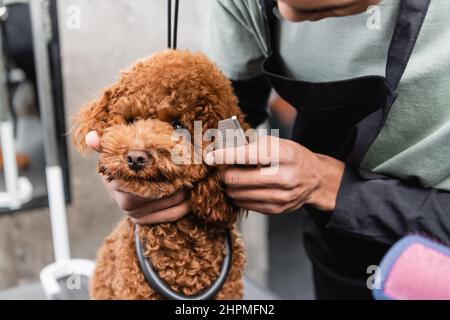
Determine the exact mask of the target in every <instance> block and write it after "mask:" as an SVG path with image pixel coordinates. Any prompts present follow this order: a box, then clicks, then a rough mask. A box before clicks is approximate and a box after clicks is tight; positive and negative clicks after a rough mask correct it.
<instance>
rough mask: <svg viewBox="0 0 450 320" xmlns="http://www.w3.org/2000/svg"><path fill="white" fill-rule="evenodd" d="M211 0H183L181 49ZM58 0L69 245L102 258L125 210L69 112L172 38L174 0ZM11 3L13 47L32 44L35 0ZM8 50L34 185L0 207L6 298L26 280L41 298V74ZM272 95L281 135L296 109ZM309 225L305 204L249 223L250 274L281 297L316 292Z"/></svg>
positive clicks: (59, 127) (55, 28)
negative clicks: (81, 150)
mask: <svg viewBox="0 0 450 320" xmlns="http://www.w3.org/2000/svg"><path fill="white" fill-rule="evenodd" d="M210 2H211V0H181V1H180V14H179V35H178V47H179V48H180V49H190V50H194V51H197V50H200V51H201V50H202V46H203V38H204V37H203V33H204V30H205V27H206V26H205V23H206V19H207V12H208V5H209V3H210ZM0 3H1V2H0ZM55 3H56V4H57V5H56V6H53V7H52V8H54V9H55V11H54V16H50V17H48V18H49V19H50V20H51V21H52V22H53V24H52V22H50V23H48V24H49V25H50V31H49V32H50V33H51V34H52V35H53V37H55V34H56V35H58V37H56V39H55V38H54V39H53V42H51V43H52V45H50V51H51V56H50V58H51V59H52V60H51V65H50V69H51V72H52V75H53V78H52V81H53V93H54V99H53V101H54V103H55V115H53V116H54V119H56V131H57V143H58V153H59V158H60V161H61V167H62V172H63V179H64V180H63V181H64V187H65V188H64V191H65V197H66V201H67V202H68V206H67V214H68V219H67V220H68V226H69V238H70V248H71V253H72V256H73V257H77V258H85V259H94V258H95V254H96V250H97V248H98V247H99V246H100V245H101V243H102V240H103V238H104V237H105V236H106V235H107V234H109V233H110V232H111V230H112V229H113V228H114V226H115V225H116V224H117V222H118V221H119V220H120V219H121V218H123V214H122V213H121V212H120V210H119V209H118V208H117V207H116V205H115V203H114V202H113V201H112V200H111V199H110V198H109V196H108V194H107V192H106V190H104V188H103V185H102V183H101V181H100V179H99V177H98V175H97V172H96V160H97V159H96V157H95V155H91V156H89V157H87V158H82V157H81V156H80V155H79V154H78V153H77V152H76V151H75V150H74V149H73V147H72V146H71V144H70V138H69V137H68V136H67V135H65V133H66V132H67V131H68V129H69V128H70V116H71V115H74V114H75V113H76V112H77V110H78V109H79V108H80V107H81V106H82V105H83V104H85V103H86V102H88V101H90V100H92V99H95V98H96V97H97V95H98V93H99V91H100V90H101V89H102V88H103V87H105V86H107V85H109V84H111V83H112V82H114V81H115V79H116V78H117V76H118V73H119V71H120V70H124V69H126V68H127V67H128V66H130V65H131V64H132V63H133V62H134V61H135V60H137V59H139V58H141V57H144V56H147V55H149V54H151V53H153V52H156V51H158V50H162V49H165V48H166V23H167V22H166V5H167V4H166V1H165V0H115V1H108V0H57V1H55ZM3 5H6V6H7V8H9V9H10V10H9V17H8V18H7V19H6V20H5V21H4V22H3V26H4V28H3V29H4V30H6V31H7V32H6V33H5V32H3V34H4V35H6V37H7V41H6V44H9V47H10V48H9V49H10V50H9V51H11V52H13V51H14V48H13V45H14V44H15V43H20V42H25V43H24V44H21V45H22V46H26V41H28V42H29V41H32V40H31V39H26V38H25V37H23V36H22V37H21V32H22V31H23V30H26V28H27V26H26V24H27V23H25V26H24V21H26V20H27V19H30V17H29V11H28V1H24V0H19V1H12V0H10V1H3ZM44 5H45V1H44ZM50 11H51V10H50ZM15 15H16V16H15ZM14 19H16V20H14ZM15 21H19V22H15ZM20 21H21V22H20ZM28 24H29V23H28ZM28 27H31V26H30V25H28ZM21 28H22V29H21ZM42 36H43V37H45V36H46V34H44V35H42ZM3 40H5V39H3ZM3 42H4V43H5V41H3ZM6 47H8V45H7V46H6ZM7 49H8V48H7ZM19 51H20V50H19ZM7 58H8V59H7V67H8V88H9V91H10V96H11V99H10V102H11V103H10V104H11V106H12V107H11V108H10V109H11V110H12V112H9V113H10V114H9V117H6V116H5V115H6V114H5V112H7V111H5V110H2V112H3V116H4V118H5V119H6V118H8V119H9V120H11V119H12V120H11V122H12V123H14V137H15V140H14V141H15V147H16V149H17V152H16V153H17V157H16V161H17V164H18V167H19V169H20V170H19V175H20V176H23V177H26V178H27V179H28V181H29V182H30V184H31V185H32V192H31V193H30V194H29V195H28V197H25V198H27V199H25V200H24V201H23V203H22V204H21V205H20V206H18V207H15V208H14V207H8V206H3V207H1V208H0V298H14V297H19V296H18V294H19V293H22V294H23V292H27V291H26V290H30V291H29V296H21V297H23V298H27V297H28V298H38V296H36V295H33V293H32V291H31V289H29V288H32V287H33V286H34V288H36V286H38V281H39V272H40V271H41V269H42V268H43V267H45V266H46V265H48V264H49V263H51V262H53V261H54V254H53V244H52V232H51V223H50V214H49V210H48V209H47V206H48V201H47V185H46V181H45V160H44V148H43V142H44V138H43V137H44V135H43V132H44V131H45V128H43V126H42V121H41V119H42V114H41V112H42V111H41V112H39V111H38V110H39V108H38V102H37V99H36V96H37V94H36V93H37V88H36V82H37V81H38V80H39V77H37V76H36V73H35V72H34V71H33V68H34V66H33V63H32V62H33V61H32V57H31V58H30V57H29V56H28V57H17V58H16V59H17V61H14V60H15V56H14V55H13V54H12V55H8V57H7ZM21 59H22V60H21ZM30 59H31V61H30ZM36 78H38V79H36ZM59 96H60V97H59ZM58 97H59V98H58ZM271 104H272V106H273V115H272V119H271V124H272V126H273V127H275V128H281V129H282V135H284V136H285V137H287V136H288V135H289V125H288V123H289V119H291V118H292V116H293V114H292V110H291V109H290V106H288V105H286V104H285V103H284V102H283V101H280V100H279V99H278V98H277V97H276V96H274V97H273V99H272V100H271ZM11 110H9V111H11ZM2 147H4V149H5V148H7V146H6V145H4V146H2ZM0 165H2V162H0ZM1 170H3V165H2V169H1ZM5 179H6V177H5V174H3V173H2V174H1V175H0V181H1V182H0V192H5V190H6V189H5V188H6V182H5ZM301 229H302V215H301V214H300V213H292V214H288V215H283V216H280V217H271V218H270V219H269V218H266V217H263V216H261V215H257V214H251V215H250V218H249V219H248V221H245V222H243V224H242V231H243V234H244V237H245V240H246V245H247V254H248V266H247V275H248V277H249V278H251V279H252V280H253V281H254V282H255V283H257V284H258V285H259V286H261V287H263V288H267V289H269V290H271V291H272V292H273V293H274V294H276V295H277V296H278V297H280V298H284V299H312V298H313V291H312V279H311V273H310V266H309V262H308V259H307V257H306V255H305V253H304V251H303V243H302V236H301V234H302V230H301ZM27 288H28V289H27Z"/></svg>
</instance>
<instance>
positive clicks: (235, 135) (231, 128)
mask: <svg viewBox="0 0 450 320" xmlns="http://www.w3.org/2000/svg"><path fill="white" fill-rule="evenodd" d="M217 129H218V130H219V132H220V135H219V137H218V138H217V141H216V149H224V148H226V147H238V146H242V145H246V144H247V143H248V141H247V137H246V136H245V133H244V129H242V127H241V125H240V124H239V121H238V119H237V117H236V116H232V117H231V118H229V119H225V120H221V121H219V125H218V128H217ZM227 130H228V134H227Z"/></svg>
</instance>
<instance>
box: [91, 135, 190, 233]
mask: <svg viewBox="0 0 450 320" xmlns="http://www.w3.org/2000/svg"><path fill="white" fill-rule="evenodd" d="M86 144H87V145H88V147H90V148H91V149H93V150H95V151H97V152H101V144H100V138H99V136H98V134H97V133H96V132H95V131H91V132H89V133H88V134H87V135H86ZM102 180H103V183H104V184H105V186H106V189H107V190H108V192H109V194H110V195H111V197H112V198H113V199H114V200H115V201H116V203H117V204H118V206H119V207H120V208H121V209H122V210H123V211H124V212H125V213H126V214H127V215H128V216H129V217H130V218H131V220H132V221H133V222H134V223H137V224H141V225H146V224H157V223H165V222H172V221H176V220H179V219H181V218H182V217H184V216H185V215H186V214H188V213H189V212H190V209H191V206H190V202H189V199H188V198H187V195H186V192H185V191H184V190H180V191H178V192H177V193H176V194H174V195H172V196H170V197H168V198H164V199H159V200H150V199H147V198H142V197H139V196H137V195H134V194H131V193H127V192H124V191H122V190H120V187H119V184H118V183H117V181H115V180H113V181H111V182H108V181H107V179H106V178H105V177H103V176H102Z"/></svg>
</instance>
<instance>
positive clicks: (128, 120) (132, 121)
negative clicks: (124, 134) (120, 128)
mask: <svg viewBox="0 0 450 320" xmlns="http://www.w3.org/2000/svg"><path fill="white" fill-rule="evenodd" d="M135 121H136V118H133V117H126V118H125V123H126V124H133V123H134V122H135Z"/></svg>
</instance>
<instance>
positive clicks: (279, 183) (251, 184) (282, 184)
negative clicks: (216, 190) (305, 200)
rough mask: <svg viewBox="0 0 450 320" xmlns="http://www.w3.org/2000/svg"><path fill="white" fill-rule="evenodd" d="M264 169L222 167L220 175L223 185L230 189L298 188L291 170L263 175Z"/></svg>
mask: <svg viewBox="0 0 450 320" xmlns="http://www.w3.org/2000/svg"><path fill="white" fill-rule="evenodd" d="M261 170H263V169H262V168H250V167H245V168H237V167H221V168H220V169H219V175H220V178H221V180H222V182H223V183H225V185H227V186H228V187H240V188H255V187H260V188H283V189H292V188H294V187H296V185H295V180H294V179H292V176H291V175H290V174H289V170H281V169H279V170H278V172H277V174H276V175H265V174H262V171H261Z"/></svg>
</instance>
